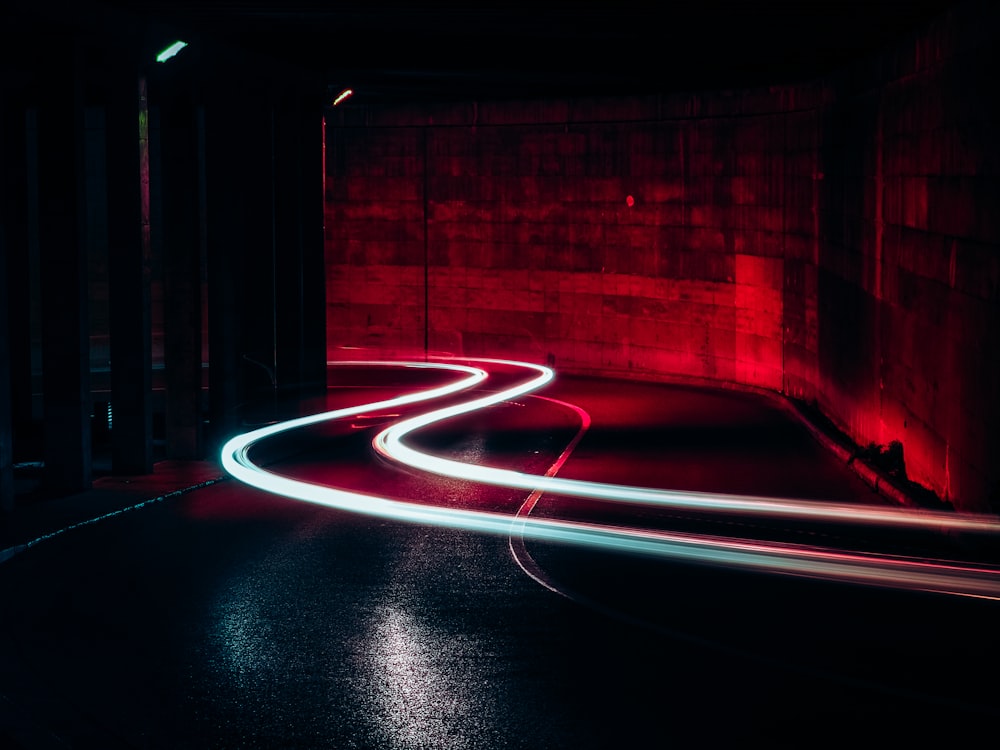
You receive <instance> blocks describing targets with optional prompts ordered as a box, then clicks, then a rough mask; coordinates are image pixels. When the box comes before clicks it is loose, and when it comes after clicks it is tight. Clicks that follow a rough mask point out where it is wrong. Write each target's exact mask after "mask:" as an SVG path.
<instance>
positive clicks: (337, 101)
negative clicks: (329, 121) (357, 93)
mask: <svg viewBox="0 0 1000 750" xmlns="http://www.w3.org/2000/svg"><path fill="white" fill-rule="evenodd" d="M353 93H354V92H353V91H352V90H351V89H344V90H343V91H341V92H340V93H339V94H337V98H336V99H334V100H333V106H334V107H336V106H337V105H338V104H340V103H341V102H342V101H344V100H345V99H348V98H350V97H351V95H352V94H353Z"/></svg>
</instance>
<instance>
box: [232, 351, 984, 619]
mask: <svg viewBox="0 0 1000 750" xmlns="http://www.w3.org/2000/svg"><path fill="white" fill-rule="evenodd" d="M463 361H464V362H467V363H469V364H465V365H461V364H456V363H450V362H449V363H445V362H434V363H431V362H393V361H373V362H345V363H331V364H346V365H355V366H356V365H370V366H380V367H382V366H394V367H404V368H425V369H427V368H429V369H439V370H444V371H451V372H454V373H457V374H460V375H461V376H462V377H460V378H458V379H456V380H455V381H453V382H451V383H448V384H446V385H444V386H438V387H435V388H431V389H428V390H423V391H418V392H415V393H410V394H406V395H404V396H399V397H396V398H392V399H387V400H383V401H376V402H372V403H365V404H362V405H359V406H355V407H350V408H346V409H338V410H334V411H330V412H323V413H320V414H315V415H311V416H308V417H302V418H299V419H294V420H290V421H288V422H283V423H279V424H275V425H270V426H268V427H265V428H262V429H259V430H254V431H251V432H248V433H245V434H243V435H239V436H237V437H235V438H233V439H231V440H230V441H229V442H227V443H226V445H225V446H224V447H223V449H222V463H223V466H224V468H225V469H226V471H227V472H229V473H230V474H231V475H232V476H234V477H235V478H237V479H239V480H240V481H243V482H245V483H246V484H249V485H251V486H254V487H257V488H260V489H263V490H266V491H268V492H273V493H275V494H279V495H283V496H286V497H289V498H294V499H298V500H302V501H306V502H311V503H316V504H320V505H325V506H328V507H332V508H337V509H341V510H347V511H352V512H358V513H366V514H370V515H375V516H379V517H383V518H390V519H394V520H399V521H406V522H410V523H423V524H434V525H438V526H443V527H448V528H455V529H466V530H472V531H479V532H485V533H494V534H502V535H514V534H517V535H519V536H521V537H523V538H525V539H535V540H541V541H546V540H547V541H561V542H570V543H575V544H580V545H586V546H590V547H597V548H603V549H610V550H616V551H627V552H634V553H641V554H650V555H655V556H660V557H666V558H671V559H676V560H681V561H687V562H695V563H703V564H711V565H723V566H731V567H736V568H743V569H749V570H756V571H763V572H772V573H781V574H786V575H794V576H805V577H810V578H820V579H826V580H834V581H842V582H852V583H861V584H866V585H875V586H885V587H892V588H903V589H911V590H919V591H929V592H936V593H943V594H954V595H961V596H973V597H982V598H989V599H1000V570H998V569H996V568H993V567H988V566H980V565H966V564H963V563H955V562H953V561H929V560H924V559H915V558H904V557H898V556H889V555H879V554H864V553H857V552H846V551H841V550H834V549H824V548H815V547H805V546H799V545H792V544H782V543H777V542H770V541H764V540H742V539H732V538H727V537H717V536H706V535H697V534H684V533H677V532H666V531H659V530H650V529H642V528H627V527H621V526H607V525H601V524H592V523H584V522H578V521H565V520H556V519H547V518H546V519H543V518H533V517H531V516H530V515H528V513H530V508H528V509H527V510H525V511H524V512H522V513H520V514H518V515H508V514H502V513H494V512H485V511H476V510H467V509H454V508H444V507H437V506H432V505H424V504H418V503H413V502H408V501H403V500H399V499H393V498H389V497H382V496H378V495H373V494H367V493H362V492H357V491H354V490H349V489H343V488H336V487H332V486H328V485H319V484H314V483H310V482H305V481H301V480H298V479H294V478H291V477H288V476H282V475H279V474H275V473H273V472H270V471H267V470H266V469H264V468H262V467H260V466H258V465H256V464H254V463H253V462H252V461H251V459H250V457H249V451H250V449H251V447H252V446H253V445H254V444H255V443H257V442H259V441H261V440H263V439H265V438H268V437H271V436H274V435H277V434H279V433H281V432H284V431H287V430H292V429H296V428H300V427H305V426H307V425H311V424H317V423H319V422H323V421H328V420H335V419H346V418H350V417H354V416H357V415H359V414H364V413H371V412H373V411H377V410H381V409H386V408H395V407H397V406H402V405H408V404H415V403H420V402H428V401H431V400H435V399H440V398H444V397H445V396H451V395H453V394H456V393H459V392H461V391H465V390H468V389H470V388H472V387H474V386H476V385H479V384H480V383H482V382H483V381H485V380H486V379H487V377H488V373H487V371H486V369H485V368H486V367H489V366H491V365H492V366H502V367H514V368H518V369H521V370H523V371H524V372H525V373H526V376H527V377H526V378H525V379H523V380H522V381H521V382H518V383H516V384H515V385H513V386H510V387H508V388H503V389H501V390H498V391H495V392H490V393H487V394H486V395H483V396H479V397H475V398H469V399H466V400H463V401H461V402H459V403H455V404H450V405H448V406H446V407H443V408H438V409H431V410H429V411H425V412H422V413H420V414H418V415H417V416H413V417H409V418H407V419H403V420H401V421H398V422H396V423H395V424H393V425H391V426H390V427H388V428H387V429H385V430H383V431H381V432H379V433H378V435H376V437H375V438H374V440H373V447H374V449H375V450H376V451H377V452H378V453H379V454H380V455H381V456H383V457H384V458H386V459H388V460H391V461H396V462H399V463H402V464H405V465H407V466H409V467H411V468H415V469H419V470H421V471H426V472H431V473H433V474H436V475H439V476H444V477H450V478H455V479H462V480H467V481H473V482H482V483H487V484H493V485H499V486H504V487H510V488H516V489H523V490H527V491H528V492H530V493H532V494H533V495H535V497H536V499H537V495H538V494H540V493H543V492H547V493H552V494H558V495H563V496H573V497H584V498H589V499H596V500H602V501H606V502H613V503H619V504H622V503H624V504H642V505H656V506H661V507H669V508H674V509H681V510H697V511H699V512H704V511H712V512H718V513H739V514H749V515H754V516H764V517H769V518H783V519H794V520H799V521H802V520H807V521H815V522H823V521H827V522H831V521H832V522H838V523H852V524H853V523H861V524H869V525H879V526H891V527H894V528H910V529H921V528H924V529H927V528H929V529H939V530H942V531H944V530H954V531H974V532H976V533H986V534H991V535H993V534H997V533H1000V519H997V518H995V517H992V516H982V515H972V514H956V513H942V512H932V511H916V510H913V509H909V508H881V507H870V506H861V505H849V504H838V503H828V502H816V501H807V500H794V499H786V498H769V497H755V496H743V495H730V494H720V493H711V492H691V491H674V490H664V489H655V488H650V487H634V486H629V485H617V484H605V483H600V482H586V481H579V480H569V479H561V478H558V477H556V476H555V470H556V469H557V468H558V467H554V469H553V470H550V471H549V472H548V473H547V474H546V475H537V474H526V473H522V472H517V471H512V470H509V469H500V468H495V467H490V466H482V465H476V464H467V463H462V462H458V461H454V460H451V459H447V458H443V457H440V456H434V455H431V454H428V453H425V452H421V451H418V450H416V449H415V448H413V447H412V446H409V445H407V444H406V443H405V441H404V438H405V437H406V436H407V435H409V434H411V433H413V432H415V431H417V430H420V429H422V428H425V427H428V426H430V425H433V424H437V423H440V422H443V421H445V420H448V419H451V418H453V417H457V416H460V415H464V414H468V413H471V412H474V411H477V410H482V409H487V408H489V407H491V406H494V405H496V404H499V403H502V402H505V401H509V400H511V399H514V398H517V397H519V396H524V395H526V394H529V393H532V392H534V391H537V390H538V389H540V388H542V387H543V386H544V385H546V384H547V383H549V382H550V381H551V380H552V379H553V378H554V376H555V373H554V372H553V371H552V370H551V369H550V368H548V367H544V366H541V365H536V364H530V363H525V362H511V361H507V360H490V359H475V360H463ZM471 365H479V366H471ZM522 507H523V506H522Z"/></svg>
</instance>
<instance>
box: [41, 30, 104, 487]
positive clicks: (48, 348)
mask: <svg viewBox="0 0 1000 750" xmlns="http://www.w3.org/2000/svg"><path fill="white" fill-rule="evenodd" d="M57 37H60V35H59V34H58V33H53V37H52V39H51V40H50V41H51V44H50V45H49V52H48V54H49V55H50V58H49V59H48V65H47V66H46V68H45V69H44V71H42V72H40V73H39V76H38V80H37V83H38V88H37V93H38V97H37V101H38V105H37V116H38V119H37V122H38V131H37V132H38V165H37V170H38V171H37V184H38V210H39V222H38V242H39V252H40V257H41V264H40V267H41V273H40V276H41V294H42V367H43V373H42V386H43V393H44V430H45V437H44V442H45V449H44V460H45V474H44V480H45V484H46V485H47V487H48V488H49V490H50V491H53V492H56V493H59V494H63V493H71V492H76V491H80V490H84V489H87V488H89V487H90V484H91V437H90V409H91V404H90V361H89V359H90V346H89V344H90V342H89V327H88V314H87V313H88V310H87V253H86V245H85V232H84V221H85V216H86V212H85V199H84V169H83V158H84V153H83V152H84V120H83V118H84V109H83V85H82V84H83V81H82V77H83V65H84V60H83V55H82V54H81V49H80V43H79V40H78V39H76V38H75V37H73V36H71V35H69V34H64V35H61V38H57ZM56 58H58V59H56Z"/></svg>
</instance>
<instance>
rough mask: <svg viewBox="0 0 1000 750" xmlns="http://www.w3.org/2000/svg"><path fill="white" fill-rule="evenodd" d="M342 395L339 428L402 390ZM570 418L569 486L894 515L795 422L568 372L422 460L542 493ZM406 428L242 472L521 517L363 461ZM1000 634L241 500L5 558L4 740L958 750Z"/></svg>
mask: <svg viewBox="0 0 1000 750" xmlns="http://www.w3.org/2000/svg"><path fill="white" fill-rule="evenodd" d="M411 376H412V377H414V378H424V379H426V378H428V377H431V376H428V375H426V374H416V375H414V374H411ZM495 382H496V381H494V384H495ZM339 385H340V387H338V388H335V389H333V390H331V392H330V396H329V399H328V404H327V407H328V408H332V407H334V406H344V405H348V404H355V403H362V402H363V401H364V400H365V399H367V398H369V397H371V396H372V395H373V394H386V395H388V394H392V393H396V392H399V391H400V390H405V389H406V388H407V387H409V384H408V383H404V382H402V381H397V380H395V379H393V378H391V377H389V378H386V377H382V376H381V375H380V376H378V377H374V376H372V375H371V374H368V375H367V376H365V377H364V378H354V377H353V376H352V377H347V376H345V377H344V380H343V382H342V383H340V384H339ZM361 386H363V387H361ZM490 387H495V385H491V386H490ZM540 396H545V397H546V398H541V397H540ZM563 402H565V403H572V404H575V405H577V406H579V407H582V408H584V409H585V410H586V411H587V412H588V413H589V414H590V415H591V417H592V419H593V423H592V425H591V426H590V428H589V429H588V430H587V432H586V433H585V434H583V436H582V437H581V439H580V440H579V443H578V445H576V447H575V448H574V450H573V451H572V453H571V454H570V455H569V456H568V458H567V459H566V461H565V463H564V464H562V465H561V466H560V467H559V476H564V477H567V478H574V479H590V480H595V479H596V480H600V481H607V482H623V483H628V484H639V485H648V486H654V487H669V488H679V489H692V490H704V491H716V492H732V493H738V494H746V493H749V494H762V495H774V496H778V497H801V498H807V499H812V500H817V501H819V500H836V501H838V502H847V503H856V504H858V506H859V507H861V506H869V505H878V504H880V503H883V502H884V501H882V500H880V499H879V497H878V496H876V495H874V494H873V493H872V492H871V491H870V490H869V489H868V487H867V486H866V485H865V484H864V483H863V482H861V480H860V479H858V478H857V476H855V475H854V474H853V473H852V472H851V471H850V470H849V469H848V468H847V467H845V466H842V465H840V464H839V463H838V462H837V461H836V460H835V459H834V458H833V457H832V455H831V454H829V453H828V452H826V451H825V450H824V449H823V448H822V447H821V446H820V445H819V444H818V443H816V442H815V441H814V440H813V439H812V438H811V437H810V435H809V433H808V432H807V431H806V430H805V429H804V428H803V427H802V425H801V424H799V423H798V422H796V421H795V419H794V418H792V417H791V416H790V415H789V414H788V413H787V412H784V411H782V410H780V409H777V408H776V407H775V406H774V405H773V403H771V402H770V401H768V400H766V399H762V398H760V397H757V396H753V395H750V394H743V393H736V392H729V391H712V390H700V389H696V388H685V387H678V386H666V385H655V384H643V383H622V382H609V381H604V380H599V379H591V378H570V377H560V378H557V380H556V382H555V383H553V384H552V385H551V386H550V387H549V388H547V389H545V390H544V391H542V392H540V394H539V396H525V397H523V398H520V399H516V400H513V401H510V402H505V403H503V404H501V405H500V406H498V407H496V408H494V409H491V410H490V411H489V412H488V413H485V414H480V415H473V416H468V417H462V418H460V419H457V420H455V421H453V422H449V423H447V424H446V425H445V426H443V427H438V428H433V429H431V430H429V431H427V432H425V433H421V434H420V435H419V437H418V438H417V440H416V442H417V443H418V444H419V445H420V446H421V447H423V448H426V449H432V450H434V451H435V452H440V453H443V454H445V455H448V456H452V457H456V458H459V459H461V460H466V461H485V462H487V463H491V464H495V465H498V466H505V467H511V468H517V469H518V470H520V471H527V472H532V473H544V472H545V471H547V470H549V469H550V468H551V467H552V465H553V464H554V463H555V462H556V461H557V459H558V458H559V457H560V455H561V454H562V453H563V451H564V449H565V448H566V446H567V445H568V444H569V443H570V441H572V440H573V438H574V437H575V436H576V435H577V434H578V432H579V419H578V416H577V414H576V412H574V411H573V410H571V409H568V408H566V407H565V406H563V405H562V404H563ZM407 413H410V412H409V410H408V409H406V408H404V409H400V410H392V411H391V414H399V415H400V416H402V415H405V414H407ZM396 418H397V417H395V416H391V415H390V414H388V413H372V414H366V415H363V416H362V417H359V418H356V419H353V420H351V421H350V422H347V423H338V424H336V425H321V426H317V427H312V428H308V429H306V430H304V431H301V432H300V433H299V434H296V435H289V436H284V437H279V438H274V439H273V442H271V443H270V444H268V445H266V446H264V445H262V446H261V448H260V449H259V451H258V452H257V454H256V458H257V459H258V460H260V461H261V462H262V463H265V464H266V465H267V466H268V468H269V469H270V470H272V471H275V472H278V473H280V474H282V475H285V476H290V477H296V478H304V479H309V480H310V481H318V482H322V483H325V484H329V485H335V486H338V487H350V488H352V489H357V490H360V491H362V492H365V493H370V494H373V495H380V496H390V497H394V498H402V499H406V500H409V501H412V502H416V503H428V504H443V505H447V506H449V507H454V508H456V509H463V508H466V509H480V510H491V511H498V512H505V513H517V512H518V511H519V510H522V509H523V508H524V503H525V500H526V495H527V494H528V493H526V492H524V491H522V490H515V489H508V488H503V487H487V486H482V485H478V484H475V483H472V482H469V481H466V480H461V479H443V478H434V477H428V476H426V475H423V474H420V473H417V472H415V471H412V470H409V469H405V468H401V467H397V466H393V465H390V464H388V463H387V462H386V461H384V460H380V459H377V458H374V457H373V455H372V451H371V448H370V441H371V439H372V437H373V435H374V434H375V433H376V432H378V430H379V429H381V428H382V427H384V426H385V425H386V424H388V423H389V422H390V421H391V420H392V419H396ZM531 513H532V515H535V516H537V517H539V518H555V517H560V518H566V517H575V518H578V519H583V520H589V521H591V522H597V521H600V522H601V523H620V522H623V521H626V520H627V521H628V522H629V523H633V524H635V523H641V524H648V525H649V526H650V527H651V528H653V527H655V528H677V527H678V526H680V527H682V528H684V529H685V530H686V531H692V530H694V531H697V532H699V533H703V532H707V533H710V534H713V535H720V534H726V535H737V536H739V537H741V538H747V539H754V538H757V537H758V536H761V535H762V534H768V535H774V533H775V532H780V534H784V535H787V536H783V537H782V538H783V539H787V540H788V541H795V542H796V543H799V542H801V541H802V540H803V539H809V540H811V541H812V543H816V544H823V545H830V546H837V547H838V548H839V546H840V545H842V544H845V545H847V546H851V547H853V546H860V545H864V544H868V543H870V542H872V541H873V537H877V538H876V539H875V541H877V542H879V543H880V544H890V545H895V544H897V543H899V544H902V545H903V546H904V547H905V550H903V551H906V552H914V551H915V550H919V554H921V555H924V556H928V557H929V556H931V555H933V556H935V557H940V556H947V557H950V556H953V555H956V556H957V555H959V554H965V553H968V552H970V548H969V546H968V545H966V544H965V543H964V542H963V541H962V540H956V539H955V538H954V536H953V535H941V534H937V533H936V532H927V533H921V534H919V535H916V536H915V537H914V536H913V535H905V541H899V540H902V539H903V538H904V535H898V534H895V533H884V532H873V531H871V530H870V529H866V528H865V527H861V528H860V529H858V530H854V529H852V527H850V526H849V525H848V526H843V527H841V526H831V525H826V524H801V523H800V524H788V523H785V522H776V521H775V522H772V521H763V520H758V519H746V518H742V517H740V518H734V517H728V516H727V517H716V516H713V517H711V518H707V517H704V516H703V515H699V514H693V515H692V514H686V513H678V512H676V511H673V510H671V511H669V512H663V511H647V510H643V511H635V510H629V511H622V512H618V511H614V512H608V511H607V509H606V508H602V507H599V506H598V505H597V504H596V503H589V502H584V501H580V500H578V499H573V498H568V497H560V496H554V495H553V496H549V495H545V494H542V495H541V496H540V497H538V498H537V502H536V504H535V505H534V506H533V507H532V509H531ZM973 547H974V550H972V551H975V552H978V553H981V552H982V551H983V546H982V545H981V544H976V545H973ZM988 554H992V553H991V552H990V553H988ZM998 633H1000V603H998V602H996V601H990V600H985V599H976V598H969V597H956V596H948V595H940V594H928V593H917V592H908V591H898V590H894V589H891V588H882V587H877V586H856V585H847V584H843V583H835V582H828V581H823V580H815V579H811V578H803V577H793V576H785V575H765V574H761V573H754V572H748V571H743V570H738V569H731V568H729V567H725V566H718V565H702V564H692V563H683V562H678V561H675V560H671V559H666V558H659V557H654V556H648V555H638V554H630V553H625V552H612V551H607V550H597V549H592V548H587V547H581V546H578V545H573V544H565V543H557V542H543V541H537V540H531V539H527V540H522V539H519V538H518V537H517V535H516V534H515V535H513V536H512V535H510V534H506V535H505V534H485V533H479V532H475V531H462V530H452V529H445V528H438V527H434V526H429V525H421V524H410V523H404V522H400V521H395V520H391V519H380V518H374V517H371V516H366V515H364V514H357V513H349V512H345V511H341V510H335V509H331V508H328V507H322V506H317V505H310V504H306V503H301V502H298V501H296V500H292V499H288V498H283V497H280V496H275V495H273V494H270V493H267V492H264V491H261V490H258V489H254V488H251V487H247V486H245V485H243V484H241V483H240V482H237V481H235V480H227V481H222V482H218V483H215V484H212V485H211V486H206V487H203V488H201V489H198V490H196V491H193V492H189V493H187V494H184V495H182V496H178V497H176V498H172V499H170V500H168V501H164V502H159V503H154V504H149V505H147V506H144V507H142V508H140V509H137V510H134V511H132V512H128V513H122V514H120V515H115V516H113V517H110V518H107V519H105V520H102V521H100V522H98V523H93V524H89V525H86V526H83V527H80V528H77V529H74V530H73V531H72V532H69V533H64V534H59V535H57V536H55V537H53V538H51V539H49V540H47V541H45V542H44V543H39V544H37V545H35V546H33V547H32V548H30V549H28V550H27V551H25V552H23V553H21V554H18V555H15V556H13V557H12V558H11V559H9V560H7V561H6V562H4V563H2V564H0V656H2V660H0V747H11V748H19V747H20V748H36V747H53V748H64V747H73V748H102V749H112V748H199V749H200V748H399V749H401V750H402V749H407V750H408V749H410V748H447V749H449V750H451V749H455V750H457V749H459V748H633V747H642V748H647V747H664V748H666V747H679V748H688V747H692V748H693V747H697V748H704V747H732V746H736V745H753V746H768V747H796V748H801V747H845V746H852V747H867V746H876V745H879V746H884V745H886V744H888V745H890V746H901V745H903V744H906V745H909V746H911V747H931V746H933V747H938V746H940V744H941V743H942V742H947V743H948V746H950V747H961V746H966V744H965V743H966V742H972V741H977V742H979V743H981V742H982V740H981V739H979V738H980V737H982V736H987V737H988V736H991V735H992V734H993V732H994V731H995V727H996V725H997V721H998V720H1000V681H998V680H997V677H996V675H997V674H1000V653H998V639H997V634H998ZM984 732H985V733H986V734H985V735H983V733H984Z"/></svg>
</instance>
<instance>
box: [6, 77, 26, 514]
mask: <svg viewBox="0 0 1000 750" xmlns="http://www.w3.org/2000/svg"><path fill="white" fill-rule="evenodd" d="M0 97H2V99H0V511H4V510H10V509H11V508H13V506H14V477H13V464H14V461H15V452H16V446H15V440H16V436H17V434H18V432H19V431H21V430H23V431H25V432H26V431H27V430H28V429H29V427H30V423H31V349H30V342H31V338H30V304H31V301H30V284H29V279H28V224H27V215H28V209H27V195H28V193H27V158H26V156H25V154H26V149H27V141H26V137H25V134H26V128H25V107H24V102H23V101H22V100H21V98H20V97H19V96H17V95H16V94H15V93H14V91H12V90H10V89H8V88H7V87H5V88H4V89H3V90H0Z"/></svg>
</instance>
